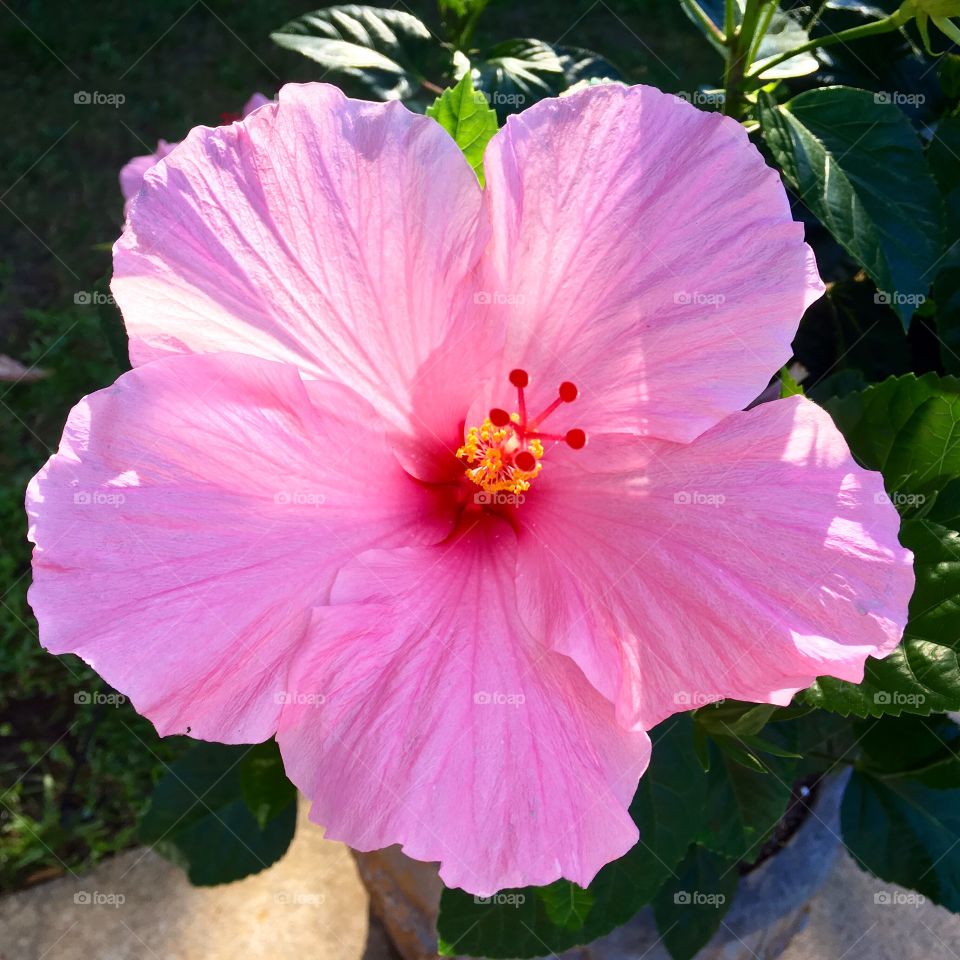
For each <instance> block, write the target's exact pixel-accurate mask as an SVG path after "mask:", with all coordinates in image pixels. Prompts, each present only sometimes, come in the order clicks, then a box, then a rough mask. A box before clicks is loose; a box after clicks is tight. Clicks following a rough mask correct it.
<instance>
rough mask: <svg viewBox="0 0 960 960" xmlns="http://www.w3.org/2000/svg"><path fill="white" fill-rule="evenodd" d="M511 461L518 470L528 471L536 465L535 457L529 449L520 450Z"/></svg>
mask: <svg viewBox="0 0 960 960" xmlns="http://www.w3.org/2000/svg"><path fill="white" fill-rule="evenodd" d="M513 462H514V463H515V464H516V465H517V468H518V469H519V470H523V471H524V472H525V473H529V472H531V471H532V470H534V469H535V467H536V466H537V458H536V457H535V456H534V455H533V454H532V453H531V452H530V451H529V450H521V451H520V452H519V453H518V454H517V455H516V456H515V457H514V458H513Z"/></svg>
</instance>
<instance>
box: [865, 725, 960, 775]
mask: <svg viewBox="0 0 960 960" xmlns="http://www.w3.org/2000/svg"><path fill="white" fill-rule="evenodd" d="M856 730H857V739H858V741H859V747H860V750H861V752H862V755H863V757H862V765H863V768H864V771H865V772H866V773H869V774H870V775H872V776H875V777H878V778H879V779H886V778H893V779H904V778H910V779H913V780H916V781H918V782H920V783H922V784H924V785H925V786H928V787H933V788H935V789H938V790H947V789H955V788H957V787H960V727H958V726H957V724H955V723H954V722H953V721H952V720H951V719H950V718H949V717H947V716H945V715H943V714H940V715H938V716H932V717H914V716H903V717H882V718H880V719H879V720H870V721H869V722H867V721H863V720H861V721H858V722H857V725H856Z"/></svg>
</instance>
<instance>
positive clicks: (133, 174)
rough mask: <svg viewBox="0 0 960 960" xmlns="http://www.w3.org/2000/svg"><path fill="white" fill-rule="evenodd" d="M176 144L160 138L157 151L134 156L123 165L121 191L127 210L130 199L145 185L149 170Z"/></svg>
mask: <svg viewBox="0 0 960 960" xmlns="http://www.w3.org/2000/svg"><path fill="white" fill-rule="evenodd" d="M175 146H176V144H175V143H167V141H166V140H158V141H157V152H156V153H147V154H143V155H142V156H139V157H133V159H131V160H129V161H127V163H125V164H124V165H123V167H122V168H121V170H120V192H121V193H122V194H123V199H124V200H126V201H127V207H128V210H127V212H129V204H130V201H131V200H133V198H134V197H135V196H136V195H137V194H138V193H139V192H140V187H142V186H143V178H144V176H146V173H147V171H148V170H149V169H150V168H151V167H152V166H154V164H156V163H159V162H160V161H161V160H162V159H163V158H164V157H165V156H167V154H169V153H170V151H171V150H173V148H174V147H175Z"/></svg>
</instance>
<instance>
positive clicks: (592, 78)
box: [553, 45, 624, 88]
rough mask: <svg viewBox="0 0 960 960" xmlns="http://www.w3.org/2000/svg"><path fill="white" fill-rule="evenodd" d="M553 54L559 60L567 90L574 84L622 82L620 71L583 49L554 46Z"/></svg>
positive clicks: (595, 54)
mask: <svg viewBox="0 0 960 960" xmlns="http://www.w3.org/2000/svg"><path fill="white" fill-rule="evenodd" d="M553 49H554V52H555V53H556V54H557V56H558V57H559V58H560V67H561V69H562V70H563V79H564V86H565V87H567V88H569V87H572V86H574V84H578V83H580V84H584V83H596V82H598V81H604V80H607V81H622V80H623V79H624V77H623V74H622V73H621V72H620V70H619V69H618V68H617V67H615V66H614V65H613V64H612V63H611V62H610V61H609V60H607V59H606V58H605V57H601V56H600V54H599V53H594V52H593V51H592V50H586V49H584V48H583V47H562V46H561V47H558V46H556V45H554V47H553Z"/></svg>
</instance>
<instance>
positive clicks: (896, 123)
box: [758, 87, 943, 329]
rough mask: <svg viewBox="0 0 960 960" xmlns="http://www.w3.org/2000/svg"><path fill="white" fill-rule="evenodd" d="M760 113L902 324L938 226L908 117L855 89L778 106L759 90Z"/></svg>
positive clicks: (926, 282) (930, 182) (812, 203)
mask: <svg viewBox="0 0 960 960" xmlns="http://www.w3.org/2000/svg"><path fill="white" fill-rule="evenodd" d="M758 109H759V119H760V125H761V129H762V131H763V137H764V140H765V141H766V143H767V145H768V146H769V148H770V151H771V153H772V154H773V157H774V159H775V160H776V162H777V165H778V166H779V167H780V169H781V170H782V171H783V174H784V176H785V177H786V178H787V180H788V181H789V182H790V184H791V186H793V188H794V189H795V190H796V191H797V192H798V193H799V195H800V197H801V199H802V200H803V201H804V202H805V203H806V204H807V206H809V207H810V209H811V210H812V211H813V212H814V213H815V214H816V216H817V217H818V218H819V219H820V220H821V221H822V223H823V224H824V226H825V227H826V228H827V229H828V230H829V231H830V232H831V233H832V234H833V236H834V237H835V239H836V240H837V242H838V243H839V244H840V245H841V246H842V247H843V248H844V249H845V250H846V251H847V253H849V254H850V256H851V257H853V258H854V260H856V261H857V262H858V263H859V264H861V265H862V266H863V268H864V270H866V272H867V275H868V276H869V277H870V279H871V280H873V282H874V283H875V284H876V285H877V288H878V297H879V300H878V302H881V303H888V304H889V305H890V306H891V307H892V308H893V310H895V311H896V313H897V314H898V316H899V317H900V320H901V322H902V323H903V326H904V329H906V328H907V327H908V326H909V323H910V318H911V316H912V315H913V312H914V310H915V309H916V307H917V306H918V305H919V304H920V303H922V302H923V300H924V299H925V297H926V294H927V291H928V289H929V287H930V283H931V281H932V279H933V277H932V273H931V269H932V267H933V265H934V264H935V263H936V261H937V259H938V258H939V257H940V256H941V253H942V232H943V203H942V200H941V198H940V193H939V191H938V190H937V185H936V183H935V182H934V179H933V177H932V175H931V173H930V170H929V167H928V166H927V161H926V158H925V156H924V153H923V150H922V148H921V145H920V141H919V139H918V138H917V135H916V134H915V133H914V131H913V128H912V127H911V125H910V121H909V120H908V119H907V117H906V115H905V114H903V113H902V112H901V111H900V110H899V109H898V108H897V107H896V106H894V105H893V104H891V103H884V102H878V99H877V97H876V96H875V95H874V94H872V93H869V92H868V91H866V90H856V89H853V88H852V87H823V88H820V89H816V90H809V91H807V92H805V93H801V94H800V95H799V96H796V97H794V98H793V99H792V100H790V101H789V102H787V103H786V104H784V105H782V106H778V105H777V104H776V103H775V102H774V100H773V99H772V98H771V97H770V96H769V95H768V94H766V93H761V94H760V99H759V103H758Z"/></svg>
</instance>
